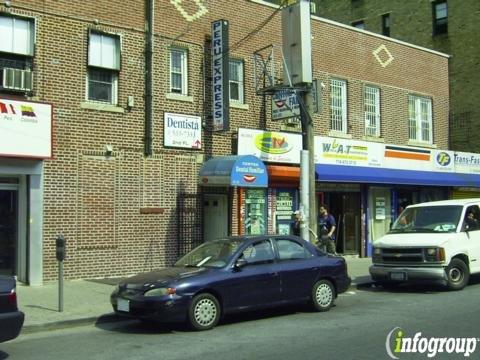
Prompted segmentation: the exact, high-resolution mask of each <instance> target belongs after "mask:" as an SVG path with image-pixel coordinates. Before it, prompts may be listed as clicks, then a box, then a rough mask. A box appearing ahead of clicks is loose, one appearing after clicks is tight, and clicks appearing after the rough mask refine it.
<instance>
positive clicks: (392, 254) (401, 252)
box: [379, 248, 425, 264]
mask: <svg viewBox="0 0 480 360" xmlns="http://www.w3.org/2000/svg"><path fill="white" fill-rule="evenodd" d="M379 260H380V262H383V263H394V264H399V263H422V262H424V260H425V259H424V253H423V249H422V248H393V249H382V253H381V256H380V259H379Z"/></svg>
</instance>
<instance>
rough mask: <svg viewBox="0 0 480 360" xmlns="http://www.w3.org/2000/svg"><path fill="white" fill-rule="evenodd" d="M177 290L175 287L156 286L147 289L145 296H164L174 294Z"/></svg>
mask: <svg viewBox="0 0 480 360" xmlns="http://www.w3.org/2000/svg"><path fill="white" fill-rule="evenodd" d="M176 292H177V290H176V289H175V288H155V289H151V290H148V291H146V292H145V293H144V294H143V296H164V295H174V294H175V293H176Z"/></svg>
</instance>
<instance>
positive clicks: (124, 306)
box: [117, 299, 130, 312]
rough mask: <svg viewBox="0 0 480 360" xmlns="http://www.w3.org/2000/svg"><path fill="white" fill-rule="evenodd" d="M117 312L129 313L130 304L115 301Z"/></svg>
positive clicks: (121, 300) (119, 300)
mask: <svg viewBox="0 0 480 360" xmlns="http://www.w3.org/2000/svg"><path fill="white" fill-rule="evenodd" d="M117 310H118V311H125V312H129V311H130V302H129V301H128V300H124V299H118V300H117Z"/></svg>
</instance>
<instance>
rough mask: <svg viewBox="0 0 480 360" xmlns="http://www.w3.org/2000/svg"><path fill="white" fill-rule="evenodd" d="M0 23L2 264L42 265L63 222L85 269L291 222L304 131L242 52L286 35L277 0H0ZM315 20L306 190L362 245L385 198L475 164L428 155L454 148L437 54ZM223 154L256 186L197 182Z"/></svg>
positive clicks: (38, 277)
mask: <svg viewBox="0 0 480 360" xmlns="http://www.w3.org/2000/svg"><path fill="white" fill-rule="evenodd" d="M150 5H154V6H153V7H154V11H153V12H152V11H151V9H150V8H149V6H150ZM182 6H184V7H182ZM145 14H153V23H154V26H153V27H149V26H148V16H146V15H145ZM218 19H225V20H227V21H228V23H229V47H230V52H229V74H230V83H229V89H230V92H229V93H230V102H229V104H230V105H229V110H230V126H229V130H227V131H213V130H214V129H213V125H214V124H213V119H212V90H211V89H212V82H213V79H212V70H211V55H210V54H211V53H210V51H211V49H210V48H211V23H212V22H213V21H216V20H218ZM267 19H268V20H269V21H266V20H267ZM146 24H147V25H146ZM149 28H150V29H153V34H152V35H151V37H150V36H149V32H148V29H149ZM0 36H1V37H2V38H7V39H8V41H7V42H5V43H4V44H3V45H0V65H1V67H2V69H1V70H2V72H1V76H2V79H1V80H2V84H3V86H2V87H1V88H0V103H1V104H3V108H1V109H3V110H2V111H1V114H0V115H1V116H2V117H1V118H0V123H1V122H2V121H3V122H4V124H7V122H8V121H9V122H8V128H6V127H5V126H6V125H3V127H2V126H1V125H0V130H1V131H2V132H3V135H2V133H0V137H1V136H3V137H1V138H0V209H1V210H2V211H4V212H6V213H8V215H9V220H8V221H7V220H5V221H4V223H3V224H2V226H3V229H7V228H8V229H10V230H8V231H7V230H5V231H4V233H3V235H1V236H2V237H1V238H0V246H3V247H4V249H3V250H2V251H3V254H5V255H3V257H2V262H1V263H0V267H1V268H2V271H3V272H10V273H14V274H17V275H18V277H19V279H20V280H21V281H24V282H28V283H30V284H40V283H42V282H43V281H48V280H51V279H54V278H55V277H56V271H57V261H56V258H55V238H56V237H57V236H58V235H59V234H63V235H64V236H65V238H66V239H67V259H66V262H65V274H66V277H67V278H89V277H105V276H120V275H126V274H131V273H136V272H141V271H147V270H151V269H153V268H157V267H161V266H165V265H169V264H172V262H173V261H174V260H175V258H176V257H177V256H178V255H179V254H180V253H182V252H184V251H185V250H186V249H188V248H189V247H191V246H193V245H194V244H196V243H198V242H201V241H203V239H204V238H210V237H211V236H220V235H225V234H238V233H258V232H264V233H265V232H267V233H274V232H280V233H283V232H287V231H288V226H289V222H290V215H289V214H291V212H292V211H293V210H295V209H296V208H297V207H298V186H299V185H298V181H299V179H298V151H297V150H299V149H300V148H301V136H300V134H299V133H298V125H296V123H295V122H294V121H293V122H292V121H291V120H282V121H272V119H271V107H272V103H271V101H270V98H269V97H268V96H258V95H257V94H256V91H255V90H256V89H255V86H254V80H253V67H254V63H253V60H252V54H253V53H254V52H255V51H256V50H258V49H260V48H262V47H265V46H266V45H269V44H281V42H282V39H281V14H280V11H278V9H277V7H275V6H273V5H271V4H269V3H267V2H264V1H259V0H242V1H236V2H227V1H226V0H221V1H216V2H215V3H211V4H210V3H208V5H207V3H204V2H202V1H195V2H183V3H181V4H178V3H177V4H176V5H174V4H172V3H171V2H169V1H166V0H161V1H160V0H156V1H137V2H135V3H130V4H129V5H128V6H125V2H123V1H111V0H110V1H101V0H99V1H96V2H90V1H87V2H83V3H81V4H80V3H76V2H73V3H72V2H69V1H65V0H59V1H55V2H45V1H40V0H28V1H27V0H13V1H9V2H5V1H4V2H3V3H1V4H0ZM312 38H313V41H312V53H313V69H314V77H315V78H316V79H318V81H319V83H323V84H324V86H325V89H324V91H323V92H322V93H321V99H322V102H323V104H324V106H323V111H322V112H321V113H317V114H315V116H314V122H315V135H316V143H317V142H318V146H317V147H316V150H315V156H316V158H317V160H316V163H317V172H318V179H317V189H316V190H317V196H318V201H319V202H326V203H327V204H328V205H329V206H330V208H331V210H332V213H334V215H335V216H336V217H337V219H338V223H339V233H338V239H341V241H340V240H339V244H338V250H339V251H340V252H343V253H357V254H360V255H365V254H368V249H369V246H370V245H371V241H372V240H374V239H375V238H376V237H378V236H379V235H381V234H382V233H383V232H384V231H385V229H387V228H388V225H389V223H390V221H392V219H393V218H394V217H395V216H396V208H397V205H403V203H404V202H406V203H412V202H418V201H421V200H424V199H432V198H446V197H447V196H448V194H449V192H450V190H451V189H452V186H467V185H469V184H471V183H472V182H473V181H474V180H475V179H476V178H475V179H473V178H472V177H469V176H467V175H465V176H464V177H462V178H461V179H458V178H455V177H454V175H455V173H454V170H455V169H453V168H452V167H451V162H450V161H448V163H447V162H446V161H445V162H444V163H443V164H438V161H437V163H435V161H436V159H438V158H439V155H441V154H443V156H444V158H446V159H450V157H453V156H456V154H453V153H451V152H449V151H447V149H448V135H449V127H448V112H449V91H448V61H449V57H448V56H447V55H445V54H442V53H439V52H436V51H432V50H428V49H425V48H420V47H418V46H413V45H411V44H407V43H404V42H400V41H397V40H394V39H388V38H385V37H382V36H378V35H375V34H371V33H366V32H364V31H361V30H358V29H354V28H351V27H349V26H345V25H341V24H339V23H335V22H332V21H329V20H325V19H321V18H316V17H314V18H313V20H312ZM149 39H153V41H152V44H153V49H152V48H149ZM150 51H152V52H151V53H152V57H151V58H150V57H149V54H150ZM4 69H6V70H4ZM31 74H33V76H32V75H31ZM150 74H151V78H150V77H149V75H150ZM13 76H15V79H16V80H8V79H10V77H13ZM149 79H151V81H150V80H149ZM150 83H151V87H150V86H149V84H150ZM18 109H21V111H20V110H18ZM20 114H21V115H20ZM32 114H33V115H32ZM17 122H18V123H17ZM28 124H30V125H32V126H31V127H27V125H28ZM50 125H51V127H50ZM5 129H6V130H5ZM4 130H5V131H4ZM6 131H9V132H8V133H7V132H6ZM259 139H260V140H259ZM7 140H8V141H7ZM258 141H260V142H261V143H262V144H263V143H264V141H270V142H272V143H275V142H276V145H277V146H278V147H281V146H285V147H286V146H287V145H288V146H289V147H288V149H286V150H285V153H287V152H289V154H290V155H289V154H286V155H285V153H284V154H283V155H282V156H283V157H280V158H279V157H275V156H273V155H272V154H270V155H272V156H270V157H269V156H268V155H269V154H268V152H269V149H268V147H267V148H263V150H262V151H259V150H258V149H259V148H258V147H257V150H255V149H253V148H252V147H253V145H252V144H254V143H258ZM30 145H31V146H30ZM257 145H258V144H257ZM224 155H237V156H236V157H235V158H233V161H244V160H245V159H246V158H245V156H249V155H255V156H257V157H259V158H260V159H261V160H263V162H262V161H260V163H262V164H260V165H259V168H258V171H263V169H265V175H267V173H268V180H266V181H267V184H266V185H265V187H253V188H250V187H248V185H247V184H246V185H245V187H243V186H232V184H224V183H217V186H210V185H211V184H212V181H213V182H214V181H216V180H214V179H213V178H209V176H208V175H205V174H206V172H202V170H205V167H206V166H207V165H206V164H207V163H208V160H215V161H219V162H222V161H223V164H227V162H225V161H226V160H224V159H223V158H220V157H221V156H224ZM277 155H278V154H277ZM287 155H288V156H287ZM229 164H230V163H229ZM249 164H250V165H251V164H252V162H249ZM412 164H413V165H412ZM435 164H437V165H435ZM230 165H231V164H230ZM440 165H444V166H445V168H444V169H443V170H439V166H440ZM263 166H265V168H263ZM435 166H436V167H435ZM439 174H440V175H441V176H439ZM237 175H238V174H237ZM232 176H233V175H232ZM422 176H423V177H422ZM209 180H210V183H208V181H209ZM372 214H375V215H372Z"/></svg>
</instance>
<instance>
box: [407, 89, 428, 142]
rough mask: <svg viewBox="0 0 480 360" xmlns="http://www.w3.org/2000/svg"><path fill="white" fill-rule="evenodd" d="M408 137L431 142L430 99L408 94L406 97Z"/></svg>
mask: <svg viewBox="0 0 480 360" xmlns="http://www.w3.org/2000/svg"><path fill="white" fill-rule="evenodd" d="M408 124H409V126H408V129H409V132H408V133H409V139H410V140H413V141H419V142H425V143H429V144H431V143H432V127H433V126H432V100H431V99H429V98H425V97H420V96H414V95H409V97H408Z"/></svg>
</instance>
